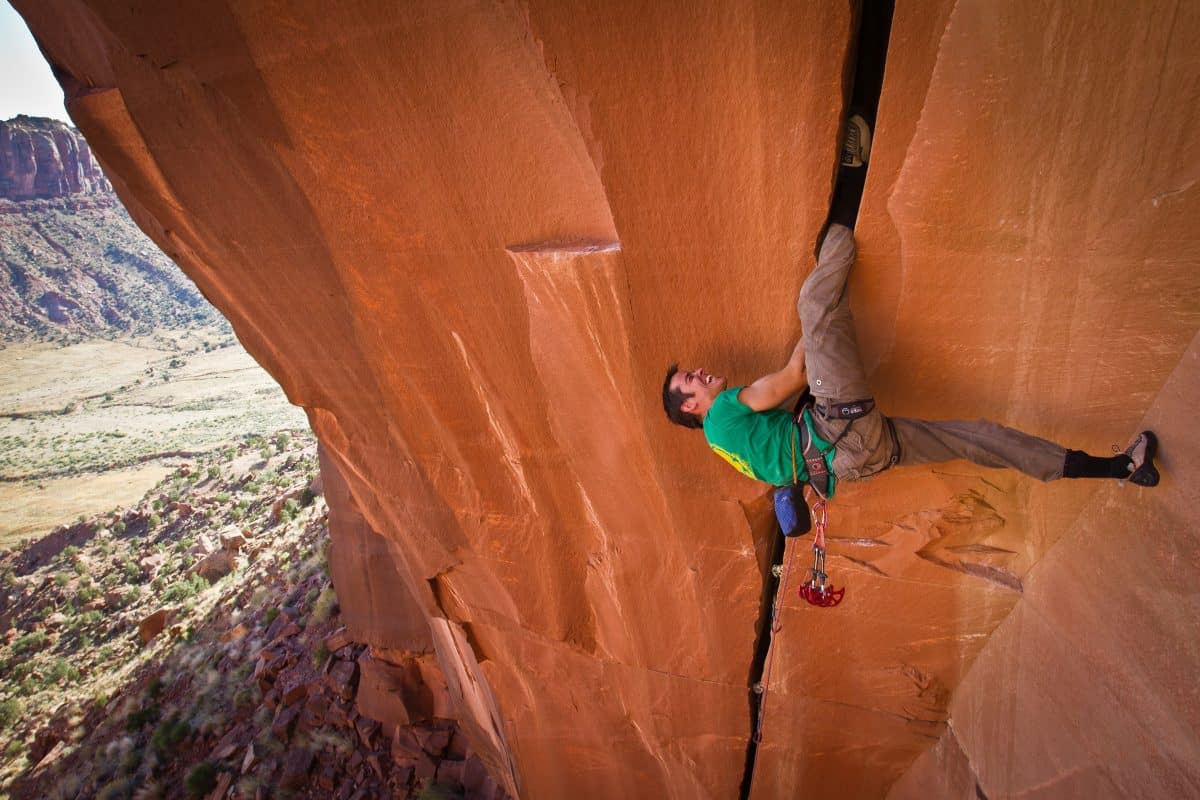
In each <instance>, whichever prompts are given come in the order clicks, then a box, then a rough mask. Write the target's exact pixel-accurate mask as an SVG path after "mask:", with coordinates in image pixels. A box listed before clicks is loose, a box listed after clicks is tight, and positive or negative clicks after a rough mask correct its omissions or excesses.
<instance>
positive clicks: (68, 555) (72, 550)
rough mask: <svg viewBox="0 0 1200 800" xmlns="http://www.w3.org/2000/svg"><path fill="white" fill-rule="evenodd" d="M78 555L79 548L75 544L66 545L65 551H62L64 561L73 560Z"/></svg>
mask: <svg viewBox="0 0 1200 800" xmlns="http://www.w3.org/2000/svg"><path fill="white" fill-rule="evenodd" d="M78 555H79V548H78V547H76V546H75V545H73V544H72V545H68V546H66V547H64V548H63V551H62V553H61V556H62V559H63V560H64V561H73V560H74V559H75V558H76V556H78Z"/></svg>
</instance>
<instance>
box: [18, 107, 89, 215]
mask: <svg viewBox="0 0 1200 800" xmlns="http://www.w3.org/2000/svg"><path fill="white" fill-rule="evenodd" d="M111 192H112V184H111V183H109V181H108V178H106V177H105V176H104V172H103V171H102V170H101V169H100V165H99V164H98V163H96V159H95V158H93V157H92V151H91V149H90V148H89V147H88V145H87V142H86V141H84V139H83V136H82V135H81V134H80V133H79V131H77V130H75V129H74V128H72V127H71V126H69V125H67V124H66V123H63V122H59V121H58V120H54V119H46V118H43V117H28V116H25V115H24V114H18V115H17V116H15V117H13V118H12V119H10V120H7V121H5V122H0V198H3V199H5V200H46V199H52V198H56V197H66V196H67V195H73V194H97V193H105V194H107V193H111Z"/></svg>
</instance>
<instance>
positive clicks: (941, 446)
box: [892, 417, 1157, 485]
mask: <svg viewBox="0 0 1200 800" xmlns="http://www.w3.org/2000/svg"><path fill="white" fill-rule="evenodd" d="M892 423H893V425H894V426H895V429H896V438H897V440H898V443H899V445H900V452H899V459H898V461H897V465H898V466H912V465H915V464H931V463H937V462H941V461H953V460H954V459H958V458H962V459H966V460H967V461H971V462H973V463H975V464H979V465H980V466H984V467H1008V468H1010V469H1015V470H1019V471H1021V472H1023V473H1025V474H1026V475H1030V476H1032V477H1034V478H1037V479H1038V480H1042V481H1052V480H1057V479H1059V478H1064V477H1065V478H1121V479H1124V478H1130V472H1131V470H1136V469H1137V468H1138V467H1142V473H1141V475H1142V477H1143V479H1144V480H1146V481H1149V480H1151V473H1152V474H1153V479H1154V482H1157V480H1156V479H1157V471H1156V470H1154V464H1153V457H1154V452H1153V449H1154V448H1153V446H1152V445H1151V442H1152V439H1153V434H1149V433H1148V432H1147V433H1146V434H1143V436H1146V437H1148V438H1147V440H1146V441H1145V442H1144V443H1142V444H1141V445H1138V443H1137V442H1136V441H1135V444H1134V445H1131V449H1133V448H1135V446H1136V447H1138V448H1139V454H1138V457H1139V459H1140V461H1139V462H1136V463H1135V462H1134V460H1133V458H1132V457H1131V455H1128V454H1125V453H1122V454H1120V455H1116V456H1113V457H1111V458H1104V457H1097V456H1090V455H1088V454H1087V453H1084V452H1082V451H1079V450H1067V449H1066V448H1065V447H1063V446H1062V445H1058V444H1055V443H1054V442H1050V441H1047V440H1046V439H1042V438H1039V437H1037V436H1032V435H1030V434H1028V433H1023V432H1021V431H1018V430H1015V429H1013V428H1006V427H1005V426H1003V425H998V424H997V423H995V422H990V421H988V420H982V419H981V420H939V421H932V420H922V419H906V418H902V417H896V418H893V419H892ZM1145 485H1153V483H1146V484H1145Z"/></svg>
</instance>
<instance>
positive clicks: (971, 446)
mask: <svg viewBox="0 0 1200 800" xmlns="http://www.w3.org/2000/svg"><path fill="white" fill-rule="evenodd" d="M854 256H855V247H854V231H852V230H851V229H850V228H847V227H845V226H844V225H831V226H830V227H829V232H828V233H827V234H826V235H825V241H824V242H823V243H822V244H821V252H820V254H819V255H818V257H817V266H816V268H815V269H814V270H813V271H812V274H810V275H809V276H808V278H807V279H806V280H805V281H804V286H803V287H801V289H800V299H799V300H798V301H797V302H796V310H797V312H798V313H799V314H800V327H801V329H802V330H803V332H804V355H805V362H806V365H807V368H808V381H809V387H810V388H811V390H812V393H813V397H814V398H815V399H816V413H814V414H813V423H814V426H815V427H816V430H817V434H818V435H819V436H821V437H822V438H823V439H825V440H826V441H829V442H837V450H836V453H835V455H834V459H833V472H834V475H835V476H836V477H837V479H838V480H844V481H856V480H863V479H865V478H869V477H871V476H872V475H875V474H876V473H879V472H882V471H883V470H885V469H887V468H888V467H891V466H911V465H914V464H931V463H936V462H940V461H953V460H954V459H958V458H962V459H966V460H967V461H972V462H974V463H976V464H979V465H980V466H984V467H1009V468H1012V469H1016V470H1020V471H1021V472H1024V473H1025V474H1026V475H1030V476H1032V477H1034V478H1037V479H1039V480H1043V481H1052V480H1056V479H1058V478H1061V477H1062V470H1063V462H1064V460H1065V459H1066V455H1067V451H1066V449H1065V448H1064V447H1062V446H1060V445H1057V444H1055V443H1054V442H1049V441H1046V440H1045V439H1040V438H1038V437H1036V436H1031V435H1029V434H1027V433H1022V432H1021V431H1018V430H1014V429H1013V428H1006V427H1004V426H1003V425H998V424H996V423H995V422H989V421H988V420H983V419H981V420H944V421H931V420H921V419H905V418H902V417H895V418H890V419H889V418H888V417H885V416H884V415H883V414H882V413H880V411H879V409H878V408H875V409H872V411H871V412H870V413H868V414H866V415H865V416H862V417H859V418H858V419H856V420H840V419H827V418H826V417H825V416H824V415H823V414H822V410H823V409H824V408H827V407H830V406H832V405H834V404H841V403H849V402H853V401H855V400H865V399H867V398H869V397H871V389H870V387H869V386H868V385H867V379H866V374H865V373H864V371H863V367H862V361H861V359H860V358H859V354H858V341H857V339H856V338H855V335H854V319H853V317H852V315H851V314H850V301H849V298H848V297H847V292H846V278H847V277H848V275H849V274H850V266H851V265H852V264H853V263H854Z"/></svg>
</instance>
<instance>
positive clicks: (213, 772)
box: [184, 761, 217, 797]
mask: <svg viewBox="0 0 1200 800" xmlns="http://www.w3.org/2000/svg"><path fill="white" fill-rule="evenodd" d="M184 786H185V787H186V788H187V792H188V796H189V797H203V796H204V795H206V794H208V793H209V792H211V791H212V790H213V789H215V788H216V786H217V767H216V765H215V764H213V763H212V762H211V761H205V762H204V763H203V764H197V765H196V766H195V767H193V768H192V771H191V772H189V773H188V776H187V780H185V781H184Z"/></svg>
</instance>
